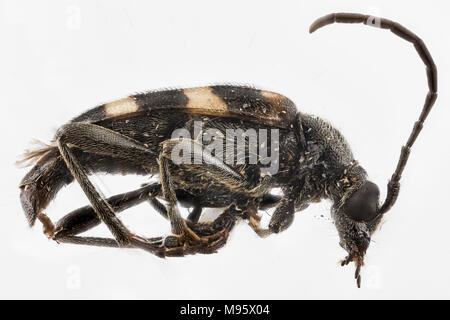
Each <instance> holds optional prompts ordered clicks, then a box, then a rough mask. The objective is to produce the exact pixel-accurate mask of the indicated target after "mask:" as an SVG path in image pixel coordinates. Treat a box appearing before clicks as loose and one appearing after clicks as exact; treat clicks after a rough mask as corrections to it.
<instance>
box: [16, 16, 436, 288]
mask: <svg viewBox="0 0 450 320" xmlns="http://www.w3.org/2000/svg"><path fill="white" fill-rule="evenodd" d="M335 22H336V23H364V24H366V25H375V26H378V27H379V28H381V29H389V30H390V31H391V32H393V33H394V34H396V35H397V36H399V37H400V38H403V39H404V40H406V41H408V42H411V43H412V44H413V45H414V48H415V49H416V50H417V52H418V54H419V56H420V58H421V59H422V61H423V63H424V64H425V66H426V74H427V79H428V94H427V96H426V99H425V104H424V106H423V109H422V112H421V114H420V116H419V119H418V120H417V121H416V122H415V124H414V127H413V129H412V132H411V134H410V136H409V138H408V140H407V142H406V144H405V145H404V146H403V147H402V149H401V154H400V158H399V160H398V164H397V167H396V169H395V172H394V173H393V175H392V177H391V178H390V180H389V182H388V185H387V196H386V199H385V200H384V202H382V203H380V201H379V196H380V192H379V189H378V187H377V186H376V185H375V184H374V183H373V182H371V181H370V180H368V176H367V173H366V171H365V170H364V169H363V167H361V166H360V165H359V163H358V162H357V161H356V160H355V159H354V156H353V154H352V151H351V149H350V147H349V145H348V143H347V142H346V140H345V138H344V137H343V136H342V134H341V133H340V132H339V131H338V130H336V129H335V128H334V127H332V126H331V125H330V124H329V123H328V122H326V121H324V120H322V119H320V118H318V117H316V116H314V115H309V114H305V113H302V112H299V111H298V110H297V108H296V106H295V104H294V103H293V102H292V101H291V100H289V99H288V98H286V97H284V96H282V95H280V94H277V93H274V92H269V91H264V90H258V89H256V88H253V87H247V86H234V85H216V86H207V87H198V88H188V89H176V90H162V91H152V92H146V93H142V94H136V95H132V96H129V97H127V98H124V99H121V100H118V101H113V102H110V103H106V104H103V105H100V106H97V107H95V108H93V109H91V110H89V111H87V112H85V113H83V114H81V115H80V116H78V117H76V118H74V119H73V120H72V121H70V122H68V123H66V124H64V125H63V126H61V127H60V128H59V129H58V131H57V133H56V135H55V138H54V140H53V141H52V143H51V144H49V145H45V146H43V147H41V148H39V149H37V150H33V151H28V152H27V153H26V154H25V156H24V160H25V161H29V162H30V163H33V164H34V166H33V168H32V169H31V170H30V172H28V173H27V175H26V176H25V177H24V178H23V180H22V182H21V183H20V190H21V192H20V199H21V203H22V207H23V210H24V211H25V214H26V217H27V218H28V222H29V224H30V226H33V225H34V223H35V221H36V219H38V220H39V221H41V222H42V224H43V226H44V233H45V234H46V235H47V236H48V237H49V238H50V239H53V240H55V241H57V242H65V243H74V244H83V245H94V246H107V247H128V248H141V249H144V250H146V251H148V252H151V253H153V254H155V255H157V256H160V257H165V256H183V255H186V254H195V253H213V252H216V250H217V249H218V248H220V247H221V246H223V245H224V244H225V243H226V240H227V238H228V234H229V232H230V231H231V229H232V228H233V226H234V225H235V223H236V221H238V220H239V219H244V220H247V221H248V222H249V225H250V226H251V227H252V228H253V230H254V231H255V232H256V233H257V234H258V235H259V236H261V237H266V236H268V235H270V234H273V233H279V232H281V231H284V230H286V229H287V228H288V227H289V226H290V225H291V223H292V222H293V219H294V213H295V212H297V211H300V210H303V209H305V208H306V207H308V205H309V204H310V203H312V202H317V201H320V200H322V199H330V200H331V201H332V203H333V205H332V209H331V216H332V218H333V220H334V223H335V226H336V228H337V231H338V234H339V237H340V245H341V246H342V247H343V248H344V249H345V250H346V251H347V253H348V256H347V257H346V258H345V259H344V260H343V261H342V265H346V264H349V263H350V262H352V261H353V262H354V263H355V267H356V271H355V278H356V279H357V285H358V287H359V286H360V283H361V276H360V270H361V267H362V266H363V264H364V256H365V254H366V251H367V248H368V247H369V244H370V241H371V240H370V239H371V236H372V234H373V233H374V231H375V230H376V228H377V226H378V225H379V224H380V221H381V219H382V217H383V215H384V214H385V213H386V212H387V211H388V210H389V209H390V208H391V207H392V206H393V205H394V203H395V201H396V200H397V197H398V194H399V188H400V179H401V176H402V173H403V170H404V168H405V165H406V163H407V160H408V157H409V154H410V150H411V147H412V146H413V144H414V142H415V141H416V138H417V136H418V135H419V133H420V131H421V129H422V127H423V123H424V121H425V119H426V117H427V116H428V114H429V112H430V110H431V108H432V106H433V104H434V103H435V101H436V98H437V71H436V66H435V64H434V62H433V59H432V57H431V55H430V53H429V51H428V49H427V48H426V46H425V44H424V42H423V41H422V40H421V39H420V38H419V37H417V36H416V35H415V34H414V33H412V32H411V31H409V30H408V29H406V28H405V27H403V26H401V25H399V24H398V23H396V22H393V21H391V20H388V19H384V18H377V17H373V16H368V15H362V14H355V13H333V14H329V15H327V16H324V17H321V18H319V19H317V20H316V21H315V22H314V23H313V24H312V25H311V27H310V30H309V31H310V33H312V32H314V31H316V30H317V29H319V28H321V27H323V26H326V25H328V24H332V23H335ZM198 122H200V123H202V124H206V125H207V127H208V128H211V129H213V130H215V131H216V132H218V133H219V135H222V136H225V135H226V134H227V133H228V130H241V131H240V134H241V136H242V133H248V132H252V131H251V130H254V132H256V131H264V130H265V132H268V131H271V130H276V132H277V134H278V136H277V137H278V139H277V140H278V141H267V145H266V147H267V148H268V147H269V145H270V147H271V148H272V149H271V150H272V151H278V152H279V153H278V157H277V159H274V161H275V162H276V168H277V169H278V170H277V171H276V172H270V173H269V174H267V173H265V172H264V170H265V169H267V168H266V167H265V166H263V165H262V163H258V162H257V163H251V162H249V159H251V155H252V152H251V151H252V150H253V149H252V147H253V146H254V143H253V142H252V141H251V139H250V138H251V137H249V136H244V138H243V139H244V140H242V141H244V160H245V161H243V162H239V161H237V160H239V159H238V157H237V155H238V154H239V151H237V152H236V154H235V152H234V151H236V150H235V148H234V146H233V147H232V148H231V149H227V154H226V155H227V156H228V157H229V156H230V155H231V162H229V161H227V162H224V161H219V159H218V158H217V157H216V156H217V153H216V152H215V153H214V155H213V154H212V153H211V152H210V151H211V150H209V149H208V145H205V144H203V143H202V142H201V141H202V140H201V139H200V138H201V137H202V136H203V135H204V133H205V132H204V131H200V133H197V135H195V134H194V136H193V137H192V136H191V137H190V138H189V137H178V138H173V136H172V134H173V132H174V131H175V130H176V129H183V130H185V132H186V131H187V132H192V130H194V131H195V127H196V124H197V123H198ZM244 130H245V131H244ZM237 138H239V137H237ZM233 141H234V138H233ZM257 144H259V142H258V143H257ZM274 144H276V145H274ZM180 146H184V147H187V148H186V149H185V150H184V151H186V150H189V151H188V153H187V156H188V158H190V159H192V158H193V157H194V158H196V157H198V158H200V159H202V162H200V163H198V162H194V163H192V162H191V163H188V162H177V161H175V159H174V154H176V153H174V151H175V149H176V148H179V147H180ZM274 146H275V148H273V147H274ZM216 151H217V150H216ZM186 152H187V151H186ZM184 155H186V154H184ZM227 159H228V158H227ZM222 160H223V159H222ZM241 160H242V159H241ZM96 172H106V173H123V174H140V175H152V174H158V175H159V182H158V183H152V184H146V185H143V186H141V188H139V189H137V190H134V191H131V192H127V193H124V194H120V195H116V196H113V197H111V198H108V199H106V198H105V197H103V196H102V195H101V193H100V192H99V191H98V190H96V188H95V187H94V186H93V184H92V183H91V182H90V180H89V175H90V174H92V173H96ZM74 180H76V181H77V182H78V184H79V185H80V186H81V188H82V190H83V191H84V193H85V194H86V196H87V198H88V199H89V201H90V204H91V205H90V206H86V207H82V208H79V209H77V210H75V211H73V212H71V213H69V214H67V215H66V216H64V217H63V218H62V219H60V220H59V221H58V222H56V223H53V222H52V221H51V219H50V218H49V217H48V216H47V215H46V214H45V213H44V212H43V211H44V210H45V208H46V207H47V206H48V204H49V202H50V201H51V200H52V199H53V198H54V197H55V196H56V194H57V192H58V191H59V190H60V189H61V188H62V187H63V186H65V185H67V184H69V183H71V182H72V181H74ZM274 188H281V190H282V195H281V196H277V195H274V194H272V193H271V190H272V189H274ZM161 199H163V200H165V201H166V202H167V204H166V205H164V204H163V203H161V202H160V200H161ZM144 201H148V202H150V204H151V205H152V206H153V207H154V208H155V209H156V210H157V211H158V212H159V213H161V214H162V215H163V216H164V217H165V218H167V219H168V220H169V221H170V225H171V232H172V234H171V235H169V236H166V237H155V238H144V237H140V236H138V235H135V234H133V233H132V232H131V231H129V230H128V229H127V228H126V227H125V226H124V225H123V223H122V222H121V221H120V219H119V218H118V217H117V215H116V214H117V213H119V212H121V211H123V210H125V209H127V208H129V207H131V206H134V205H137V204H139V203H141V202H144ZM179 204H181V205H184V206H187V207H190V208H192V211H191V212H190V213H189V216H188V217H187V218H183V217H182V216H181V215H180V212H179V211H178V205H179ZM205 207H215V208H221V207H222V208H225V210H224V211H223V213H222V214H220V215H219V216H218V218H217V219H216V220H214V221H212V222H208V223H205V222H199V218H200V216H201V213H202V209H203V208H205ZM270 207H275V211H274V214H273V216H272V218H271V221H270V223H269V225H268V227H267V228H264V227H262V226H261V225H260V216H259V215H258V210H259V209H264V208H270ZM101 222H103V223H104V224H105V225H106V226H107V227H108V228H109V230H110V231H111V233H112V235H113V237H114V238H100V237H85V236H79V234H80V233H82V232H84V231H87V230H89V229H91V228H92V227H94V226H96V225H98V224H100V223H101Z"/></svg>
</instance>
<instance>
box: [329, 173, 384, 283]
mask: <svg viewBox="0 0 450 320" xmlns="http://www.w3.org/2000/svg"><path fill="white" fill-rule="evenodd" d="M379 197H380V191H379V189H378V187H377V185H376V184H374V183H373V182H370V181H367V180H365V181H363V182H362V183H361V184H359V185H358V187H356V188H354V189H353V188H352V189H351V190H349V191H348V192H347V193H346V194H345V195H344V198H343V199H342V200H341V201H340V202H339V204H338V205H336V204H335V205H334V206H333V208H332V216H333V218H334V222H335V225H336V228H337V231H338V233H339V238H340V245H341V247H342V248H344V249H345V250H346V251H347V253H348V256H347V257H346V258H345V259H344V260H343V261H342V265H343V266H344V265H347V264H348V263H350V262H351V261H353V262H354V263H355V266H356V272H355V278H356V279H357V283H358V287H359V286H360V281H361V277H360V275H359V272H360V269H361V267H362V266H363V264H364V255H365V254H366V251H367V248H368V247H369V244H370V238H371V236H372V234H373V232H374V231H375V230H376V228H377V226H378V225H379V223H380V221H381V217H382V215H380V214H379V206H380V205H379Z"/></svg>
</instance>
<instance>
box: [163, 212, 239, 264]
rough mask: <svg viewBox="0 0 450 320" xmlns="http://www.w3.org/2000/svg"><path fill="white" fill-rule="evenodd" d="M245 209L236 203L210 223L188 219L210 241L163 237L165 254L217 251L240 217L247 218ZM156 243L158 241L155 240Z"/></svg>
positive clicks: (191, 226)
mask: <svg viewBox="0 0 450 320" xmlns="http://www.w3.org/2000/svg"><path fill="white" fill-rule="evenodd" d="M245 216H246V213H245V209H241V208H238V207H237V206H236V205H235V204H232V205H230V206H228V207H227V208H226V209H225V210H224V212H222V214H220V215H219V216H218V217H217V218H216V219H215V220H214V221H212V222H209V223H194V222H191V221H187V222H186V223H187V225H188V226H189V228H191V229H192V230H193V231H194V232H195V233H196V234H197V235H199V236H201V237H203V238H204V239H208V241H206V242H205V241H195V239H187V238H183V237H178V236H176V235H172V236H168V237H166V238H161V240H159V243H160V246H161V247H162V248H163V249H164V255H165V256H172V257H175V256H176V257H181V256H185V255H190V254H196V253H201V254H211V253H216V252H217V250H218V249H220V248H221V247H223V246H224V245H225V243H226V242H227V240H228V236H229V234H230V232H231V230H232V229H233V227H234V226H235V224H236V221H237V220H238V219H239V218H245ZM154 243H155V244H156V242H154Z"/></svg>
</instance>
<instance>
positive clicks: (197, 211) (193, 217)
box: [188, 204, 203, 222]
mask: <svg viewBox="0 0 450 320" xmlns="http://www.w3.org/2000/svg"><path fill="white" fill-rule="evenodd" d="M202 211H203V208H202V206H200V205H198V204H194V207H193V209H192V211H191V212H189V216H188V220H189V221H192V222H198V220H199V219H200V216H201V215H202Z"/></svg>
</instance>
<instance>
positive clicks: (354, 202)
mask: <svg viewBox="0 0 450 320" xmlns="http://www.w3.org/2000/svg"><path fill="white" fill-rule="evenodd" d="M379 198H380V190H379V189H378V186H377V185H376V184H375V183H373V182H370V181H365V182H364V183H363V184H362V185H361V187H360V188H359V189H358V190H357V191H356V192H355V193H353V195H352V196H351V197H350V198H349V199H347V201H346V202H345V204H344V205H343V207H342V208H343V209H344V212H345V214H346V215H347V216H348V217H349V218H351V219H353V220H355V221H366V222H368V221H371V220H373V219H374V218H375V217H376V216H377V209H378V200H379Z"/></svg>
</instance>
